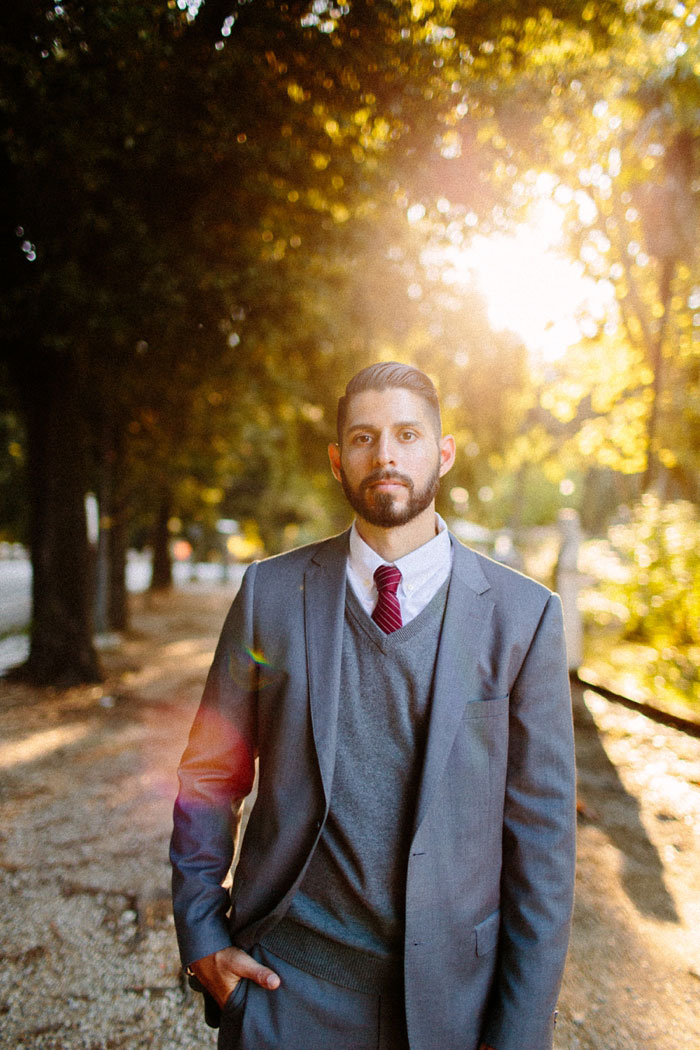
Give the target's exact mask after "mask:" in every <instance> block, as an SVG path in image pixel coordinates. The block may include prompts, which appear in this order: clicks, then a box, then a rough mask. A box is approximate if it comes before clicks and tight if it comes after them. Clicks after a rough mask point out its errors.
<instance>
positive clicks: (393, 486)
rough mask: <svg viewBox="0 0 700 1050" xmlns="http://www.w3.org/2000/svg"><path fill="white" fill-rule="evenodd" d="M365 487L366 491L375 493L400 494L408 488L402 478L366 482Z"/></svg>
mask: <svg viewBox="0 0 700 1050" xmlns="http://www.w3.org/2000/svg"><path fill="white" fill-rule="evenodd" d="M364 487H365V488H366V489H371V490H372V491H373V492H399V491H401V489H406V488H407V487H408V486H407V484H406V482H405V481H403V480H402V479H401V478H392V477H388V478H376V479H375V480H373V481H366V482H365V486H364Z"/></svg>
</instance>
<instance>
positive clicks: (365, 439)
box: [352, 432, 372, 445]
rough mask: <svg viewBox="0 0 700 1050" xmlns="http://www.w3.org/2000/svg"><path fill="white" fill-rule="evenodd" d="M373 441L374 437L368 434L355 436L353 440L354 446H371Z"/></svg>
mask: <svg viewBox="0 0 700 1050" xmlns="http://www.w3.org/2000/svg"><path fill="white" fill-rule="evenodd" d="M371 440H372V435H371V434H367V433H362V432H361V433H359V434H355V435H354V436H353V439H352V443H353V445H369V443H370V442H371Z"/></svg>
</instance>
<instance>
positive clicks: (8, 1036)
mask: <svg viewBox="0 0 700 1050" xmlns="http://www.w3.org/2000/svg"><path fill="white" fill-rule="evenodd" d="M230 597H231V592H230V591H229V592H228V593H227V592H226V591H224V590H219V591H216V592H211V591H208V592H207V591H200V592H189V593H183V592H179V593H177V594H175V595H173V596H172V597H170V598H167V599H161V600H160V601H158V602H155V603H151V604H150V605H148V604H146V602H145V601H143V600H142V602H141V605H140V607H139V608H138V609H137V610H136V614H135V616H134V627H135V629H134V631H133V632H132V634H131V635H130V636H129V638H128V639H127V640H126V641H125V642H124V644H123V645H122V646H120V648H119V649H118V650H115V651H113V652H108V653H106V654H105V664H106V666H107V669H108V672H109V677H108V680H107V681H106V682H105V684H104V686H103V687H99V688H92V687H84V688H81V689H73V690H68V691H61V692H58V691H51V690H30V689H27V688H25V687H20V686H17V685H11V684H9V683H6V682H0V741H1V742H0V785H1V787H0V849H1V852H0V893H1V894H2V915H3V918H2V927H3V929H2V939H1V940H0V960H1V961H2V966H0V1033H1V1034H0V1046H2V1047H3V1048H4V1047H7V1048H13V1050H25V1048H27V1050H28V1048H30V1047H32V1048H34V1047H41V1048H42V1050H43V1048H45V1050H58V1048H61V1050H64V1048H65V1050H117V1048H128V1050H137V1048H144V1050H145V1048H149V1050H199V1048H206V1047H213V1046H214V1045H215V1037H214V1035H213V1034H212V1033H210V1031H209V1030H208V1029H207V1028H206V1027H205V1026H204V1024H203V1022H202V1020H201V1015H200V1006H199V1000H198V997H195V996H193V995H192V994H191V993H190V992H189V990H188V989H186V988H185V986H184V985H183V982H182V980H181V978H180V975H179V965H178V958H177V951H176V947H175V938H174V931H173V926H172V918H171V916H170V909H169V879H170V876H169V868H168V864H167V842H168V837H169V829H170V815H171V809H172V800H173V796H174V790H175V776H174V769H175V767H176V764H177V760H178V758H179V755H180V752H181V750H182V747H183V746H184V742H185V738H186V734H187V729H188V727H189V722H190V720H191V717H192V714H193V712H194V709H195V707H196V704H197V701H198V698H199V693H200V690H201V685H202V682H203V678H204V676H205V674H206V669H207V667H208V664H209V661H210V658H211V653H212V649H213V646H214V643H215V639H216V635H217V633H218V630H219V627H220V625H221V622H222V620H223V616H224V614H225V611H226V608H227V606H228V603H229V601H230ZM576 721H577V734H578V751H579V772H580V790H581V800H582V803H583V809H584V812H583V815H582V820H581V825H580V836H579V854H580V863H579V889H578V903H577V911H576V921H575V929H574V937H573V942H572V948H571V952H570V958H569V964H568V968H567V973H566V978H565V984H564V991H563V995H562V999H561V1003H560V1021H559V1027H558V1034H557V1047H558V1048H559V1050H594V1048H595V1050H652V1048H653V1050H696V1048H697V1047H698V1046H700V892H699V887H700V877H699V876H698V871H700V741H698V740H692V739H689V738H686V737H684V736H683V735H682V734H680V733H678V732H677V731H675V730H672V729H666V728H661V727H659V726H657V725H654V724H653V723H651V722H649V721H648V720H647V719H645V718H644V717H643V716H641V715H636V714H633V713H630V712H629V711H625V710H624V709H616V708H615V707H614V706H613V705H611V704H610V703H608V702H607V701H605V700H603V699H602V698H600V697H598V696H596V695H595V694H593V693H587V694H586V696H585V702H584V698H583V696H577V697H576ZM329 1050H332V1048H329ZM435 1050H440V1048H439V1047H438V1046H436V1048H435Z"/></svg>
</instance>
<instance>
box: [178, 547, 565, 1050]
mask: <svg viewBox="0 0 700 1050" xmlns="http://www.w3.org/2000/svg"><path fill="white" fill-rule="evenodd" d="M347 536H348V534H347V533H344V534H342V535H341V536H338V537H334V538H332V539H330V540H326V541H323V542H321V543H318V544H313V545H311V546H309V547H305V548H300V549H298V550H295V551H291V552H289V553H287V554H284V555H280V556H279V557H276V558H270V559H267V560H265V561H262V562H259V563H256V564H254V565H251V567H250V568H249V569H248V571H247V572H246V575H245V578H244V581H243V584H242V586H241V589H240V591H239V593H238V595H237V597H236V600H235V601H234V603H233V606H232V608H231V611H230V613H229V615H228V617H227V620H226V623H225V625H224V628H223V631H222V634H221V638H220V641H219V645H218V648H217V651H216V656H215V658H214V663H213V665H212V668H211V671H210V673H209V678H208V680H207V684H206V688H205V691H204V696H203V698H202V703H201V706H200V708H199V711H198V713H197V716H196V718H195V721H194V724H193V727H192V731H191V734H190V740H189V743H188V746H187V748H186V750H185V753H184V755H183V759H182V763H181V766H180V770H179V776H180V785H181V786H180V793H179V795H178V799H177V802H176V805H175V830H174V833H173V839H172V845H171V859H172V862H173V868H174V876H173V897H174V910H175V921H176V927H177V932H178V938H179V942H180V949H181V954H182V959H183V963H184V964H185V965H187V964H189V963H190V962H194V961H195V960H197V959H199V958H202V957H203V956H205V955H208V954H210V953H211V952H214V951H216V950H218V949H219V948H222V947H225V946H227V945H229V944H230V943H231V942H232V941H235V943H236V944H238V945H240V946H241V947H243V948H249V947H250V946H252V945H253V944H254V943H255V941H256V940H257V939H258V938H260V937H261V936H263V935H264V934H265V933H266V932H268V931H269V930H270V929H271V928H272V927H273V926H274V925H275V924H276V923H277V922H278V921H279V919H280V918H281V917H282V916H283V915H284V914H285V912H286V910H287V908H288V906H289V903H290V901H291V899H292V896H293V895H294V893H295V891H296V889H297V887H298V885H299V882H300V880H301V878H302V876H303V874H304V871H305V868H306V865H307V863H308V861H309V858H310V856H311V853H312V851H313V849H314V846H315V844H316V842H317V841H318V838H319V835H320V834H321V830H322V827H323V823H324V820H325V817H326V814H327V812H328V806H329V801H330V797H331V789H332V783H333V767H334V760H335V750H336V725H337V707H338V695H339V683H340V656H341V645H342V632H343V618H344V602H345V568H346V556H347V549H348V539H347ZM453 550H454V559H453V569H452V575H451V579H450V584H449V591H448V596H447V605H446V610H445V619H444V624H443V629H442V634H441V638H440V646H439V652H438V654H437V661H436V669H435V680H434V691H433V701H432V707H431V714H430V725H429V733H428V741H427V747H426V754H425V761H424V767H423V775H422V780H421V785H420V792H419V800H418V806H417V812H416V815H415V826H414V835H413V841H412V846H411V851H410V856H409V859H408V866H407V871H406V936H405V996H406V1019H407V1025H408V1032H409V1039H410V1044H411V1047H412V1050H434V1048H435V1046H436V1045H439V1046H440V1048H441V1050H475V1048H476V1047H477V1045H478V1043H479V1040H480V1039H483V1040H484V1041H485V1042H487V1043H489V1044H491V1045H492V1046H494V1047H496V1048H497V1050H548V1048H549V1047H551V1044H552V1029H553V1020H554V1017H555V1004H556V999H557V995H558V991H559V986H560V982H561V975H562V971H563V966H564V959H565V955H566V948H567V942H568V936H569V925H570V917H571V907H572V897H573V882H574V838H575V771H574V756H573V733H572V719H571V705H570V698H569V686H568V674H567V662H566V657H565V651H564V637H563V627H562V615H561V605H560V602H559V599H558V598H557V596H556V595H553V594H551V592H549V591H548V590H547V589H546V588H544V587H542V586H540V585H539V584H537V583H534V582H533V581H532V580H529V579H527V578H526V577H524V576H521V575H520V574H518V573H516V572H513V571H512V570H510V569H507V568H505V567H504V566H502V565H499V564H497V563H495V562H492V561H490V560H489V559H487V558H484V557H482V556H481V555H478V554H476V553H474V552H473V551H471V550H469V549H467V548H465V547H463V546H462V545H461V544H459V543H458V541H456V540H455V539H454V538H453ZM256 758H259V787H258V797H257V801H256V803H255V805H254V807H253V810H252V813H251V817H250V821H249V823H248V827H247V829H246V833H245V837H244V841H243V846H242V850H241V854H240V858H239V862H238V864H237V867H236V871H235V875H234V882H233V888H232V891H231V895H230V898H229V894H228V893H227V892H226V891H224V890H223V889H222V888H221V883H222V881H223V880H224V878H225V876H226V874H227V872H228V868H229V866H230V863H231V857H232V852H233V842H234V837H235V832H236V823H237V820H238V818H239V815H240V810H241V807H242V801H243V799H244V798H245V796H246V795H247V794H248V793H249V792H250V790H251V787H252V785H253V780H254V774H255V759H256ZM229 908H230V912H229V914H228V915H227V912H228V911H229Z"/></svg>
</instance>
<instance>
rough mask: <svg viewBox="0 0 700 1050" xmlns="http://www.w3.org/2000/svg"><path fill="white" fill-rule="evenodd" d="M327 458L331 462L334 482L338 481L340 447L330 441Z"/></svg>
mask: <svg viewBox="0 0 700 1050" xmlns="http://www.w3.org/2000/svg"><path fill="white" fill-rule="evenodd" d="M328 458H329V459H330V461H331V470H332V471H333V477H334V478H335V480H336V481H340V445H337V444H336V443H335V441H332V442H331V443H330V445H329V446H328Z"/></svg>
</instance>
